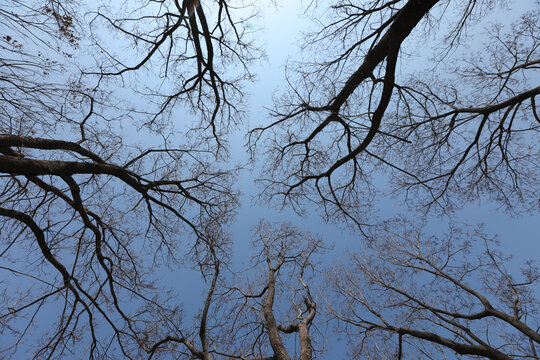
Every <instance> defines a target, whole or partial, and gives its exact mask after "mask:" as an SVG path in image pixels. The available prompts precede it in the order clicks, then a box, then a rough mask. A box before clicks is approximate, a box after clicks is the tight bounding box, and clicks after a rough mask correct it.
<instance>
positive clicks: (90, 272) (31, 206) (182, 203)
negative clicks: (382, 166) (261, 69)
mask: <svg viewBox="0 0 540 360" xmlns="http://www.w3.org/2000/svg"><path fill="white" fill-rule="evenodd" d="M90 5H91V4H90ZM90 5H88V4H86V5H83V4H78V3H75V2H71V1H69V0H66V1H49V2H46V3H43V4H40V5H39V6H30V5H29V4H25V3H23V2H20V1H17V0H13V1H9V2H8V3H7V4H6V6H5V7H4V6H3V9H2V10H0V16H1V17H2V21H1V24H2V33H3V34H4V33H5V34H7V35H5V36H4V37H3V39H2V44H1V46H2V49H1V50H2V53H1V56H0V57H1V60H0V61H1V62H2V66H0V92H1V97H0V112H1V114H2V116H1V118H0V153H1V155H0V173H1V177H0V181H1V185H0V189H1V192H0V216H1V217H2V222H1V225H0V230H1V243H2V246H3V248H2V250H0V258H1V260H2V264H1V265H0V266H1V271H2V273H3V275H2V279H3V282H2V289H1V293H0V294H1V297H2V304H6V306H5V307H3V308H2V309H1V314H0V325H1V330H0V331H1V332H2V337H3V340H2V349H1V351H2V356H3V357H4V356H5V357H10V356H14V355H16V356H19V355H20V354H19V353H18V351H19V349H22V351H29V345H30V346H31V347H32V351H33V352H32V353H30V354H29V356H30V357H32V358H40V359H41V358H64V357H72V356H74V354H75V353H77V354H80V355H78V356H83V357H87V358H118V356H122V357H125V358H137V357H140V356H142V355H141V354H144V353H145V352H146V353H150V354H151V355H154V353H155V348H152V346H151V345H148V344H149V343H150V342H151V343H152V344H154V343H155V341H156V339H160V338H165V337H167V336H171V337H176V338H183V334H184V333H186V331H188V332H190V331H192V330H185V329H183V328H182V327H183V319H182V301H179V300H178V297H177V295H175V294H177V292H178V290H179V289H174V287H173V286H170V284H167V283H166V282H164V281H161V282H160V281H159V278H160V275H159V274H160V273H163V274H166V273H168V272H170V271H175V270H176V269H178V268H181V267H186V266H188V267H191V266H195V267H196V268H198V269H199V270H200V271H201V272H202V274H203V276H209V277H210V278H213V277H215V276H217V274H218V269H219V266H218V264H219V263H220V262H226V261H227V256H226V249H227V241H228V238H227V236H226V235H225V234H224V232H223V230H222V227H223V226H225V225H226V224H227V223H228V222H229V221H230V220H231V219H232V217H233V216H234V212H235V208H236V206H237V193H236V191H235V190H233V180H234V176H235V174H236V169H235V168H233V167H229V168H223V167H222V165H221V164H222V163H223V164H224V163H225V162H226V160H227V152H226V147H225V145H226V139H225V138H224V136H225V135H226V133H227V131H228V128H229V125H230V124H231V123H236V122H238V121H240V119H241V112H239V111H237V110H239V109H240V108H241V107H239V106H238V103H240V102H241V101H240V100H241V92H240V86H241V80H242V79H248V78H249V77H250V74H249V73H247V64H248V63H249V62H250V61H251V60H253V59H254V58H255V57H256V56H259V54H260V53H259V52H257V51H256V49H254V48H253V47H252V45H251V44H249V43H248V42H244V40H245V39H247V38H246V37H245V35H246V34H245V32H243V31H240V30H242V29H239V28H237V26H239V25H238V24H239V23H235V22H233V17H232V15H231V8H230V7H229V6H228V3H227V2H225V1H216V2H213V3H209V4H208V5H206V4H199V3H198V2H196V3H195V2H192V1H184V2H183V3H182V4H180V3H179V2H178V1H176V2H172V3H171V4H170V7H167V6H168V5H167V6H166V4H164V3H163V2H154V1H150V2H140V3H139V2H137V3H136V2H132V1H130V2H126V3H125V4H124V5H121V4H116V3H115V4H113V3H111V4H108V5H107V6H102V7H100V8H98V9H91V8H89V6H90ZM109 5H110V6H109ZM117 5H120V6H121V9H120V10H123V11H122V12H118V13H116V15H118V14H120V15H119V16H118V17H117V18H114V17H113V15H114V14H115V10H118V9H115V7H116V6H117ZM195 5H196V6H195ZM85 6H88V7H85ZM207 13H210V14H211V15H212V18H211V20H212V21H213V22H212V23H210V18H209V17H207ZM100 21H101V22H100ZM239 21H240V22H241V21H243V20H239ZM103 22H105V23H107V24H108V26H109V28H107V29H106V28H104V27H103V26H102V23H103ZM105 31H108V33H107V34H108V35H110V34H114V33H115V32H116V34H119V36H124V39H122V41H123V43H122V46H123V47H124V48H125V49H128V48H131V49H133V48H132V46H133V45H132V44H131V43H128V42H127V40H126V38H127V39H128V40H130V41H132V42H133V43H135V45H137V43H139V45H138V46H136V47H135V51H133V50H131V51H130V52H128V51H124V52H121V55H122V56H127V57H129V56H131V57H132V58H140V59H139V60H137V63H136V64H135V65H129V64H128V65H125V64H127V63H128V60H129V61H131V60H132V59H126V58H121V56H120V55H118V53H115V52H116V50H117V49H113V48H110V47H113V46H114V42H113V41H112V40H111V42H106V41H105V42H99V37H100V36H103V35H104V34H105ZM246 41H247V40H246ZM201 43H202V44H201ZM141 44H142V45H141ZM251 50H253V52H254V54H256V56H252V55H251V53H250V51H251ZM88 59H92V62H93V63H91V62H89V61H88ZM160 63H161V65H159V64H160ZM81 69H82V70H81ZM128 74H132V75H129V76H128ZM231 76H232V78H231ZM153 77H157V78H160V79H161V80H160V82H158V81H156V80H155V78H153ZM167 81H168V82H169V83H173V84H174V86H175V88H174V89H173V88H169V87H167V85H166V84H165V83H166V82H167ZM141 83H143V84H144V86H143V87H139V86H137V85H138V84H141ZM119 84H121V86H122V87H127V88H128V89H124V90H121V89H119V88H118V87H117V86H118V85H119ZM130 90H132V92H131V93H130V96H131V99H127V98H126V95H125V93H122V91H130ZM143 90H144V91H146V92H148V93H149V94H146V95H147V96H143V95H145V94H144V91H143ZM173 90H174V91H173ZM155 98H158V99H161V100H163V99H164V100H163V101H162V102H161V103H159V104H158V106H157V107H155V106H153V104H152V102H153V101H154V100H152V99H155ZM177 103H178V104H177ZM180 103H181V104H183V106H182V107H180V106H179V104H180ZM173 109H174V114H177V113H179V110H183V111H184V113H190V112H191V114H193V116H192V118H191V119H189V121H187V122H186V121H184V122H183V123H182V124H180V121H176V119H173V118H171V114H173ZM184 118H187V116H186V117H184ZM193 118H195V119H197V118H198V120H195V119H193ZM173 120H175V121H173ZM182 120H184V119H182ZM134 133H137V134H138V136H136V137H135V138H134V137H133V134H134ZM186 134H187V135H189V134H191V136H186ZM194 134H197V135H196V136H193V135H194ZM143 136H144V137H143ZM209 259H210V260H211V261H210V260H209ZM149 275H151V276H149ZM210 293H211V292H210ZM209 296H210V297H211V295H209ZM52 314H55V315H52ZM205 316H206V314H204V317H205ZM38 319H40V320H38ZM43 319H48V320H43ZM44 321H50V322H51V326H50V327H49V329H48V331H43V330H44V329H43V322H44ZM201 333H204V331H201ZM35 339H39V341H36V340H35ZM201 341H202V350H201V351H202V352H203V353H205V354H206V353H207V351H208V350H207V348H206V345H205V341H204V339H203V338H202V337H201ZM29 343H31V344H29ZM156 348H157V347H156Z"/></svg>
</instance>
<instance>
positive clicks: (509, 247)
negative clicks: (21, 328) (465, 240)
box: [42, 0, 540, 359]
mask: <svg viewBox="0 0 540 360" xmlns="http://www.w3.org/2000/svg"><path fill="white" fill-rule="evenodd" d="M306 3H308V2H307V1H302V2H301V1H279V2H278V5H277V6H273V5H269V6H267V7H265V6H264V5H263V6H262V7H263V8H265V10H264V11H263V12H262V17H261V18H260V19H259V20H257V22H256V23H254V24H253V26H254V27H260V28H262V30H260V32H258V33H257V37H258V38H259V39H258V40H259V42H260V43H263V44H264V47H265V50H266V53H267V59H266V60H264V61H262V62H261V63H260V64H258V65H256V66H255V67H254V69H253V72H254V73H255V74H257V79H256V81H255V83H254V84H252V85H249V86H248V87H247V88H246V90H247V92H248V93H249V96H248V98H249V105H248V108H249V113H248V116H247V120H246V123H245V124H244V125H241V126H240V127H239V129H238V130H237V131H236V133H234V134H233V135H232V137H231V155H232V162H238V163H242V164H244V163H246V162H247V160H248V158H247V152H246V150H245V147H244V145H245V143H246V138H245V132H246V129H248V128H251V127H253V126H255V125H257V124H260V123H264V122H266V121H268V120H269V117H268V112H269V111H268V108H270V107H271V106H272V96H273V95H274V94H279V93H280V91H283V90H285V89H284V86H283V84H284V81H283V79H284V70H283V69H284V66H285V64H286V62H287V61H288V60H290V59H296V58H297V57H298V56H299V55H300V51H299V45H300V44H301V41H302V34H301V33H302V31H303V30H305V29H306V26H307V21H306V20H305V19H304V18H303V8H304V6H305V4H306ZM519 3H520V6H534V4H535V3H536V2H535V1H533V0H527V1H525V0H524V1H522V2H521V1H520V2H519ZM478 41H481V40H478ZM414 66H416V67H421V66H422V65H421V63H419V62H416V63H415V65H414ZM257 171H258V166H257V165H255V166H254V167H249V166H248V167H246V169H245V170H243V171H242V172H241V174H240V178H239V181H238V182H237V187H238V188H239V190H240V191H241V192H242V194H243V195H242V197H241V207H240V209H239V211H238V215H237V218H236V221H235V222H234V223H233V224H232V225H231V227H230V231H231V233H232V239H233V241H234V246H233V264H234V265H233V268H238V269H243V268H247V267H248V266H249V259H250V255H251V253H250V251H251V249H250V247H249V246H248V245H249V243H250V237H251V229H252V227H253V226H254V225H256V224H257V223H258V221H259V219H265V220H270V221H288V222H292V223H293V224H295V225H296V226H298V227H300V228H301V229H307V230H309V231H310V232H312V233H314V234H318V235H320V236H321V237H322V238H323V239H325V241H327V242H328V243H329V244H331V245H333V249H331V250H329V251H328V252H327V254H326V255H325V257H326V259H327V261H328V262H331V261H335V260H336V259H340V258H346V250H347V249H349V250H352V251H361V248H362V246H363V244H362V242H361V241H359V235H358V234H357V233H355V232H354V231H351V230H348V229H344V228H343V227H340V226H337V225H335V224H327V223H325V222H324V221H322V220H321V217H320V216H319V215H320V213H319V211H318V210H315V209H309V210H308V211H307V212H306V214H305V216H304V217H300V216H299V215H297V214H296V213H294V212H293V211H292V210H291V209H290V208H284V209H276V208H272V207H268V206H266V205H264V204H260V203H258V202H256V196H257V194H258V192H259V188H258V187H257V185H256V184H254V183H253V181H252V180H253V177H254V176H257ZM377 209H378V212H379V214H380V215H381V216H388V217H390V216H391V215H393V214H397V213H400V212H404V211H406V209H404V208H403V207H402V206H401V205H400V203H398V202H397V201H395V200H392V199H384V200H382V201H381V202H380V203H379V204H378V206H377ZM449 221H450V222H454V221H462V222H466V223H484V224H485V227H486V229H487V231H488V232H490V233H492V234H495V233H497V234H499V236H500V238H501V249H503V250H504V251H505V252H507V253H509V254H510V253H512V254H514V255H515V258H514V261H513V263H512V264H513V266H515V268H516V269H518V268H519V267H520V265H521V264H522V263H523V262H524V261H525V260H527V259H529V258H531V257H533V258H536V259H538V258H539V256H538V254H540V241H539V240H540V237H539V235H538V234H539V233H540V232H539V224H540V215H539V214H538V213H534V214H530V215H524V216H520V217H513V216H511V215H510V214H507V213H504V212H501V211H498V210H497V208H496V205H495V204H492V203H490V202H489V201H482V202H481V203H477V204H471V205H468V206H466V207H465V208H464V209H463V210H460V211H458V212H457V213H456V214H454V215H453V217H452V218H451V219H448V218H442V219H441V218H432V219H431V220H430V222H429V224H430V230H431V231H433V232H437V231H438V230H439V229H440V231H444V230H446V223H447V222H449ZM168 276H170V277H167V274H164V278H163V279H162V280H163V281H164V282H168V283H172V284H177V286H178V287H180V288H185V289H188V291H186V292H185V293H184V294H183V295H184V300H185V303H184V307H185V311H186V314H188V315H195V314H196V313H197V311H198V310H199V308H200V296H202V295H204V290H205V284H203V283H202V282H201V278H200V276H199V275H198V273H197V272H196V271H191V270H184V269H179V270H178V271H177V272H174V273H173V272H171V273H169V274H168ZM42 321H43V320H42ZM327 345H328V352H327V355H331V356H328V358H330V357H332V358H336V359H337V358H343V359H345V358H346V353H345V349H344V347H343V343H341V342H339V341H338V340H337V339H332V338H330V341H329V342H328V344H327ZM325 357H326V356H325Z"/></svg>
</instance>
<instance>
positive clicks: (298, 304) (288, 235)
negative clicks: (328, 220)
mask: <svg viewBox="0 0 540 360" xmlns="http://www.w3.org/2000/svg"><path fill="white" fill-rule="evenodd" d="M252 245H253V247H254V248H255V249H256V253H255V255H254V256H253V258H252V264H251V267H250V271H249V272H248V273H247V274H246V275H245V276H246V280H244V281H241V279H240V278H241V276H242V275H240V276H238V275H237V276H236V277H235V278H236V280H234V284H233V285H230V284H229V285H227V286H226V289H227V290H226V291H224V292H223V294H222V295H221V297H222V298H223V300H224V304H226V303H228V304H229V305H228V306H223V309H224V312H223V313H221V314H220V315H221V316H220V318H222V319H224V320H221V322H222V324H223V325H222V327H224V330H225V332H224V333H223V334H222V336H224V337H226V338H229V339H232V342H231V343H230V344H229V347H228V349H227V348H226V351H223V353H219V354H220V355H222V356H225V357H229V358H238V359H280V360H284V359H300V360H308V359H312V358H314V354H315V350H314V346H313V343H312V341H313V339H314V336H317V335H318V334H317V332H316V331H315V334H314V330H313V328H312V325H313V321H314V319H315V316H316V315H317V312H318V309H317V304H316V302H315V297H314V294H312V292H311V290H310V287H309V282H310V280H311V279H312V278H313V276H314V273H315V271H316V267H317V263H316V261H317V258H316V257H317V255H318V254H320V253H321V252H322V251H323V250H324V245H323V243H322V239H320V238H318V237H315V236H313V235H311V234H309V233H303V232H301V231H300V230H299V229H298V228H296V227H294V226H292V225H291V224H272V223H268V222H263V221H261V222H260V223H259V225H258V226H257V228H256V229H255V231H254V239H253V242H252ZM255 269H256V270H257V271H256V273H255V274H254V271H253V270H255ZM242 283H245V285H243V286H242V285H241V284H242ZM291 336H292V338H291ZM294 337H297V340H298V342H297V341H296V340H294Z"/></svg>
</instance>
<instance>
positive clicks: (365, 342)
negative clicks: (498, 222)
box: [328, 219, 540, 359]
mask: <svg viewBox="0 0 540 360" xmlns="http://www.w3.org/2000/svg"><path fill="white" fill-rule="evenodd" d="M463 229H464V228H463V227H462V226H461V225H457V224H455V225H454V226H453V227H451V228H450V229H449V231H448V233H447V234H445V235H443V236H433V235H430V234H429V233H427V232H426V231H425V230H424V229H422V226H421V225H418V224H414V223H411V222H410V221H407V220H402V219H400V220H395V221H389V222H387V223H386V225H385V227H384V228H383V229H381V230H380V231H379V232H377V233H375V234H373V235H372V236H373V238H372V239H371V240H372V242H371V246H370V247H369V249H367V250H365V251H364V252H362V253H353V254H351V259H350V264H347V265H344V264H343V265H341V266H336V267H335V269H334V270H333V271H331V272H330V273H329V275H330V279H331V282H332V284H333V286H334V289H335V294H336V296H337V299H339V300H336V298H334V297H329V298H328V305H329V308H330V310H331V313H332V314H333V315H334V316H336V318H337V319H339V320H340V321H341V322H343V324H344V325H345V328H346V329H347V332H348V333H349V334H350V335H351V336H350V337H349V342H350V344H351V349H352V351H353V354H354V357H355V358H356V357H364V356H365V357H368V358H377V359H392V358H397V359H410V358H417V357H421V358H429V359H441V358H445V359H447V358H456V356H457V354H459V355H462V356H466V355H468V356H470V357H472V358H478V357H482V358H489V359H520V358H522V359H538V358H539V357H538V350H539V349H540V333H539V332H538V324H539V321H540V319H539V315H540V308H539V305H540V303H539V302H538V298H537V296H538V291H537V287H538V278H539V276H540V273H539V269H538V268H537V267H536V266H535V265H534V263H532V262H529V263H526V264H523V268H522V269H521V275H520V276H519V277H516V276H513V275H512V273H515V271H510V270H509V269H508V268H507V266H508V265H509V259H510V257H509V256H508V255H505V254H503V253H502V252H501V251H498V250H495V249H496V247H497V241H496V239H493V238H490V237H488V236H487V235H486V234H485V232H484V231H483V230H482V229H475V230H471V231H468V230H463ZM459 358H462V357H459Z"/></svg>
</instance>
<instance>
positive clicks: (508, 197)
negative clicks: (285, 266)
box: [249, 0, 540, 225]
mask: <svg viewBox="0 0 540 360" xmlns="http://www.w3.org/2000/svg"><path fill="white" fill-rule="evenodd" d="M509 3H512V2H499V1H488V0H486V1H452V2H451V1H446V0H433V1H419V0H410V1H394V0H392V1H389V0H384V1H383V0H373V1H362V2H354V1H336V2H330V4H331V10H333V12H330V15H329V16H328V17H326V18H325V17H321V15H319V13H318V10H319V8H318V7H317V6H314V12H315V15H313V16H314V17H315V18H316V19H317V25H318V26H319V30H318V31H316V32H314V33H313V34H311V35H308V37H307V38H306V40H305V50H306V52H307V54H308V56H309V57H308V58H309V59H311V60H310V61H309V62H293V63H292V64H291V66H290V69H289V73H288V81H289V84H290V91H289V92H288V93H286V94H284V95H283V96H282V97H280V98H278V99H277V100H276V105H275V108H274V110H273V112H272V116H273V117H274V120H273V121H272V122H270V123H268V124H263V125H261V126H260V127H256V128H254V129H253V130H252V131H251V133H250V139H249V141H250V145H251V148H252V150H253V151H254V153H257V151H258V149H264V151H265V152H266V154H267V156H268V157H267V159H268V160H267V162H266V165H267V166H266V168H265V170H264V172H263V174H264V175H263V178H262V179H261V181H262V182H263V184H264V189H265V190H264V191H265V193H264V194H265V195H266V197H268V198H269V199H273V200H279V201H280V202H281V203H291V204H293V205H294V206H297V205H298V204H305V203H306V201H308V202H314V203H317V204H319V205H321V207H322V208H323V210H324V213H325V214H326V215H327V216H328V218H330V219H335V218H336V217H339V216H340V215H341V216H342V215H345V218H346V219H347V220H349V221H352V222H354V223H356V224H357V225H362V224H369V223H373V221H372V220H370V217H371V216H370V212H369V209H370V208H369V206H368V205H369V204H370V203H371V202H372V201H373V199H374V198H376V197H377V195H378V194H380V193H384V192H389V191H390V190H393V191H394V192H395V194H396V195H397V196H399V197H400V198H401V199H404V200H406V201H407V202H409V203H411V204H415V205H416V204H418V205H422V206H427V208H428V209H429V208H431V207H433V206H435V207H436V208H437V210H439V211H441V212H448V211H451V210H452V209H453V208H455V206H459V205H462V204H463V203H467V202H469V201H471V200H475V199H478V198H479V197H480V196H486V197H489V198H491V199H493V200H496V201H500V202H501V203H502V205H503V206H504V207H506V208H507V209H512V210H515V211H516V212H518V211H521V210H526V211H528V210H530V209H537V208H538V202H537V200H538V174H539V171H538V170H539V169H538V155H539V153H538V146H537V145H538V141H537V139H536V137H535V136H536V134H537V132H538V129H539V127H538V126H539V123H540V121H539V120H540V119H539V117H538V112H537V106H536V100H535V99H536V97H537V96H538V94H539V93H540V87H538V61H539V60H538V58H539V57H538V49H539V47H538V44H539V43H538V23H539V22H538V17H539V15H538V13H539V9H538V6H537V5H536V6H535V5H532V10H529V11H528V12H526V13H523V14H522V15H521V17H520V18H516V19H515V22H514V24H513V25H512V26H511V27H504V26H502V25H493V26H492V27H491V28H490V29H488V31H489V35H488V41H487V42H486V43H485V44H486V45H485V46H484V48H483V49H481V50H479V51H474V50H472V49H474V46H477V45H476V43H472V44H471V42H472V40H474V38H472V37H471V36H470V33H473V32H478V31H480V30H479V29H482V28H481V26H485V25H486V24H483V23H482V22H481V19H483V18H484V17H486V16H487V15H489V14H490V13H492V12H493V11H494V10H496V9H501V7H503V8H504V6H505V5H507V4H509ZM512 4H513V5H514V6H515V7H518V8H519V7H520V6H522V3H521V2H513V3H512ZM324 10H326V9H324ZM320 19H322V20H320ZM475 41H478V40H475ZM467 46H470V47H471V50H469V49H468V48H467ZM431 49H434V53H435V55H433V57H431V54H432V53H433V52H432V51H431ZM315 51H316V52H317V53H314V52H315ZM411 54H413V55H415V54H416V55H417V56H410V55H411ZM413 61H414V62H415V63H414V64H413V63H412V62H413ZM418 67H421V68H422V69H423V70H418ZM374 174H389V175H390V176H391V178H392V179H393V182H392V187H391V189H388V188H387V187H385V186H379V183H380V182H381V181H380V179H381V178H379V177H376V179H377V183H376V184H375V183H374V181H375V180H374V176H375V175H374ZM381 190H382V191H381Z"/></svg>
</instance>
